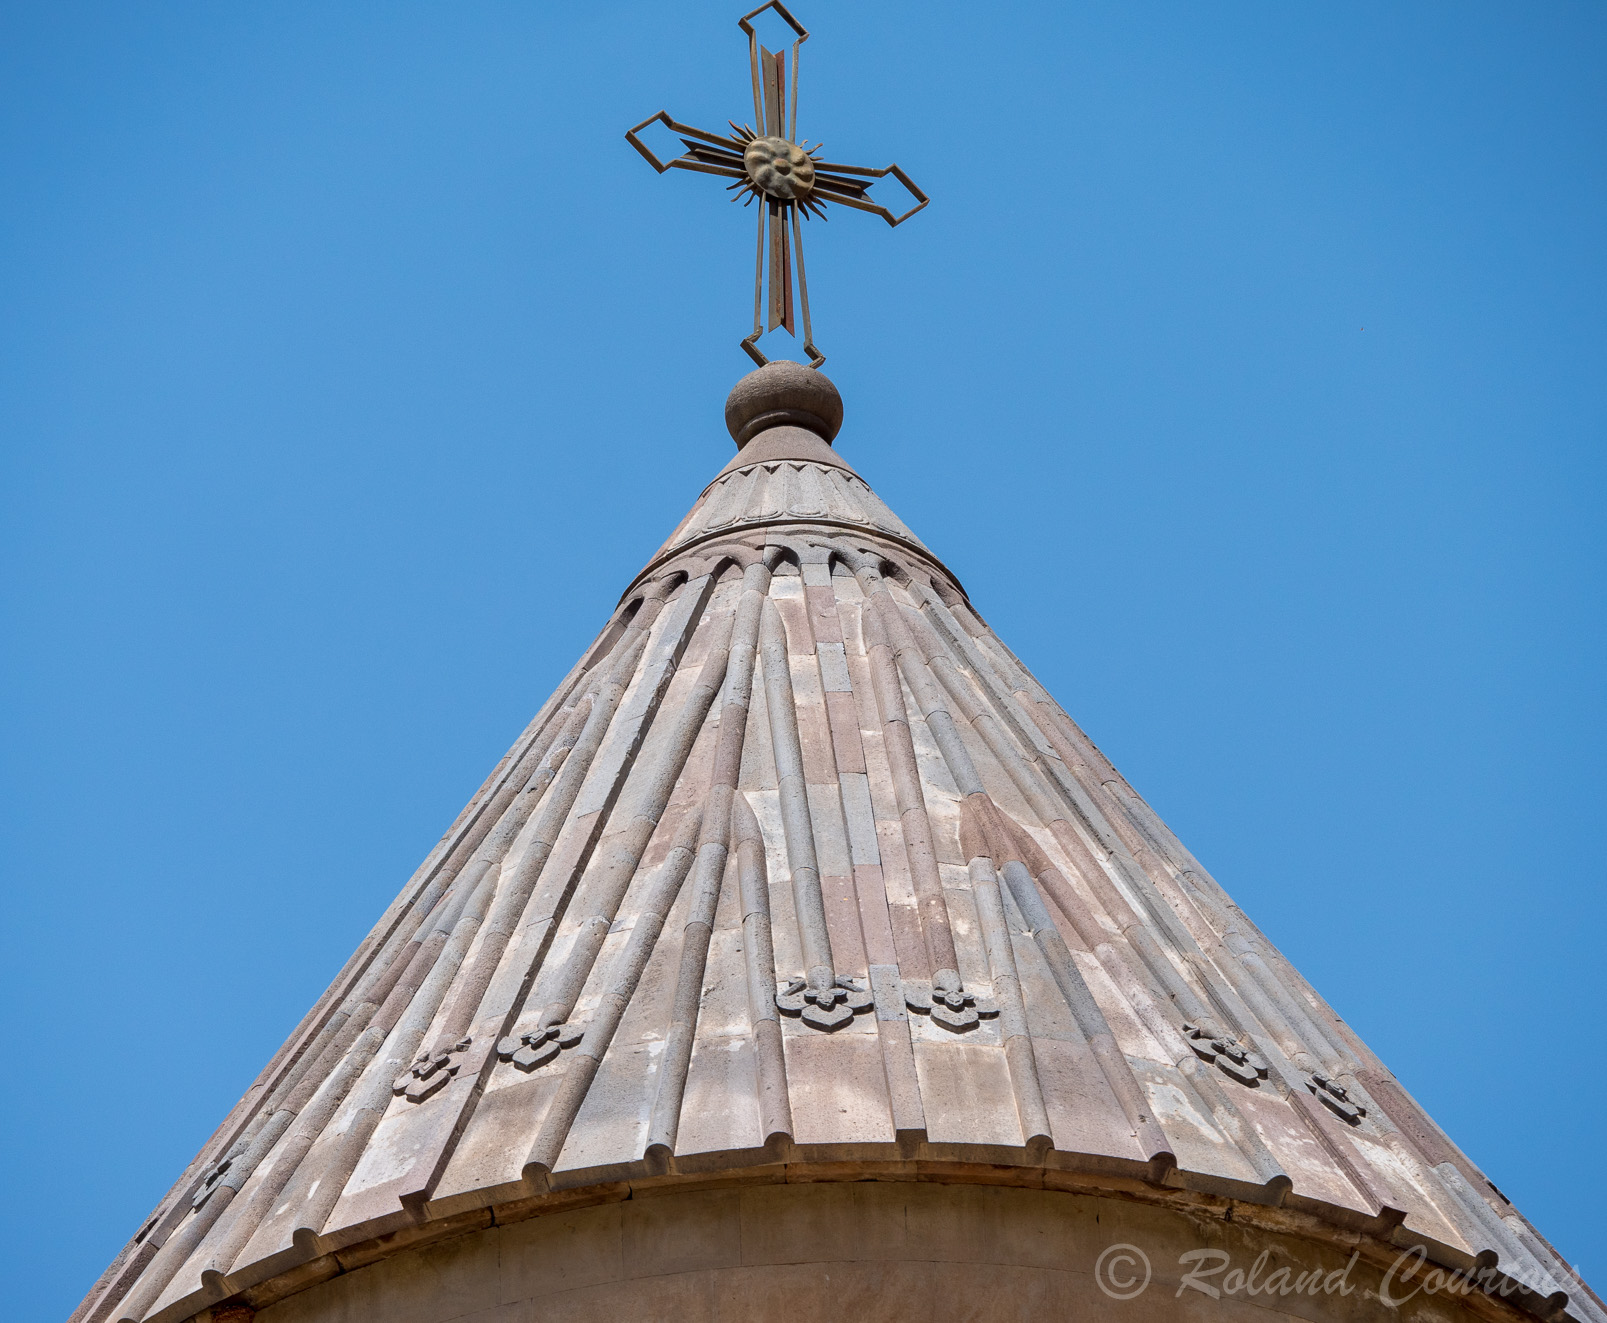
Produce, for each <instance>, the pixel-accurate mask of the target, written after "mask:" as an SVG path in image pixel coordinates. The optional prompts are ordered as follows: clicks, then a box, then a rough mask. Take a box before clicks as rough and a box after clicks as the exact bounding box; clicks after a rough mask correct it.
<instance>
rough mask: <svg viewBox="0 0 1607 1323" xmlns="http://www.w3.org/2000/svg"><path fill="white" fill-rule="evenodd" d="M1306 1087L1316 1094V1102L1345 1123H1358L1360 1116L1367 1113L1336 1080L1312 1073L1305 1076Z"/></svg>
mask: <svg viewBox="0 0 1607 1323" xmlns="http://www.w3.org/2000/svg"><path fill="white" fill-rule="evenodd" d="M1306 1087H1307V1088H1308V1089H1310V1090H1311V1091H1312V1092H1313V1093H1314V1094H1316V1095H1317V1101H1318V1102H1320V1103H1321V1104H1322V1105H1323V1106H1324V1107H1326V1108H1327V1109H1328V1110H1329V1111H1330V1112H1332V1113H1333V1114H1334V1115H1335V1116H1337V1117H1338V1118H1339V1119H1340V1120H1341V1121H1343V1122H1344V1123H1345V1124H1346V1125H1360V1124H1361V1119H1362V1117H1364V1116H1366V1115H1367V1109H1366V1108H1365V1107H1363V1106H1362V1105H1361V1104H1360V1103H1356V1102H1353V1101H1351V1097H1350V1090H1348V1089H1347V1088H1345V1086H1344V1085H1343V1084H1341V1083H1340V1082H1339V1081H1338V1080H1334V1079H1329V1078H1328V1076H1326V1075H1316V1074H1312V1075H1308V1076H1306Z"/></svg>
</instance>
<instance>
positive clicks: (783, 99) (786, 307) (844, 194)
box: [625, 0, 927, 368]
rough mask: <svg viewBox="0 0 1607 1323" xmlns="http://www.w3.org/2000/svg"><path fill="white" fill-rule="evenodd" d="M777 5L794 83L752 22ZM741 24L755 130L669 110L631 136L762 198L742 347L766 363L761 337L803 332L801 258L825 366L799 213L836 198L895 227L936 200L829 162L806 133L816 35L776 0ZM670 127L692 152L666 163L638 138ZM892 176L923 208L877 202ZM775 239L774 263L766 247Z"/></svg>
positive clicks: (665, 166)
mask: <svg viewBox="0 0 1607 1323" xmlns="http://www.w3.org/2000/svg"><path fill="white" fill-rule="evenodd" d="M767 9H773V10H775V12H776V14H777V16H778V17H780V18H781V19H782V20H783V21H784V22H785V23H786V24H787V26H788V27H790V28H791V29H792V30H793V32H794V34H795V36H796V39H795V40H794V41H793V43H792V79H791V86H790V88H789V86H788V79H787V59H786V54H785V52H783V51H768V50H766V49H765V48H764V47H763V46H761V45H760V44H759V38H758V34H757V33H755V32H754V29H753V22H752V20H753V19H755V18H757V17H758V16H759V15H760V14H762V13H764V12H765V10H767ZM737 26H738V27H740V28H741V29H742V31H743V32H745V33H746V34H747V37H748V64H749V66H750V68H751V70H752V74H753V114H754V119H755V121H756V122H757V123H758V125H759V129H758V131H757V132H755V131H754V130H753V129H751V128H749V127H748V126H747V125H746V124H743V125H740V126H739V125H738V124H737V123H736V121H734V120H727V121H726V123H728V124H730V126H731V132H730V133H729V134H726V135H721V134H715V133H705V132H704V131H703V130H702V129H694V128H692V127H691V126H690V125H688V124H681V123H678V122H676V121H675V120H673V119H671V118H670V116H669V113H668V112H667V111H663V110H661V111H659V112H658V114H656V115H653V116H651V117H649V118H648V119H644V120H643V121H642V122H641V123H640V124H638V125H637V126H636V127H635V128H634V129H632V130H631V131H630V132H629V133H627V134H626V135H625V140H626V141H627V142H629V143H630V145H631V146H632V147H634V148H636V150H637V151H639V152H640V153H641V154H642V155H643V156H644V157H646V158H647V163H648V164H649V165H651V166H652V167H653V169H655V170H657V171H658V172H659V174H663V173H664V172H665V171H666V170H670V169H677V170H696V171H698V172H699V173H700V174H706V175H721V176H723V177H725V178H727V179H734V180H736V181H737V182H736V183H734V184H732V185H730V189H731V191H732V193H733V197H732V201H735V200H736V199H737V198H741V199H742V205H743V206H747V205H748V204H749V203H751V202H752V201H753V200H754V199H755V198H757V199H758V200H759V202H760V204H761V205H760V207H759V250H758V255H757V257H756V258H755V259H754V273H753V334H752V335H749V336H746V337H745V338H744V339H743V340H742V348H743V349H745V350H746V351H747V353H748V356H749V357H750V358H752V359H753V361H754V362H756V363H758V364H759V365H760V366H761V367H762V366H763V365H764V364H765V363H767V362H769V360H768V359H767V358H766V357H765V356H764V354H763V353H761V352H760V350H759V346H758V339H759V337H760V336H761V335H763V334H764V333H765V332H766V331H773V330H775V329H776V327H778V326H779V327H781V328H782V329H783V330H785V331H786V332H787V334H788V335H794V336H795V335H797V330H796V329H795V323H794V311H795V307H794V303H793V297H792V265H793V261H794V260H795V259H796V261H797V264H798V301H797V304H796V311H797V312H798V313H799V314H801V315H802V318H803V338H804V344H803V347H804V351H805V352H806V353H807V354H808V355H809V359H810V364H809V365H810V366H811V367H817V368H818V367H819V366H820V365H821V364H822V363H824V362H825V361H826V356H825V355H824V354H822V353H821V352H820V350H818V349H816V348H815V344H814V335H813V333H812V332H811V330H810V327H809V286H808V284H807V283H806V282H805V280H804V261H803V230H802V228H801V227H800V226H799V224H798V220H799V216H800V214H802V215H803V216H806V217H813V216H819V217H820V218H821V220H825V219H826V204H827V203H828V202H837V203H840V204H841V205H843V206H845V207H852V208H854V209H855V210H856V211H869V212H872V213H874V214H875V215H877V216H880V217H881V218H882V219H883V220H884V221H886V222H887V223H888V224H889V225H898V224H900V223H901V222H903V221H907V220H908V219H909V218H910V217H911V216H913V215H914V214H915V213H916V212H917V211H919V210H920V209H921V208H922V207H924V206H925V205H926V203H927V196H926V194H925V193H923V192H921V190H920V189H919V188H917V187H916V186H915V182H914V181H913V180H912V179H911V178H910V177H909V176H908V175H907V174H905V173H904V172H903V171H902V170H900V169H899V168H898V166H897V165H889V166H887V167H885V168H884V169H881V170H877V169H873V168H871V167H868V166H862V165H837V164H835V163H833V162H830V161H824V160H822V159H821V158H820V150H821V149H820V144H818V143H817V144H816V145H815V146H813V147H811V146H809V142H808V139H804V140H803V141H802V142H799V141H798V140H797V138H798V48H799V47H800V46H802V45H803V44H804V42H806V41H808V40H809V33H808V32H806V31H805V30H804V29H803V27H802V26H801V25H800V24H799V22H798V20H797V19H795V18H794V17H793V16H792V15H791V14H789V13H788V12H787V8H786V6H785V5H783V4H782V3H781V0H770V2H769V3H768V4H764V5H760V6H759V8H757V9H755V10H754V11H753V12H752V13H751V14H745V15H743V17H742V18H740V19H739V20H738V21H737ZM658 123H662V124H664V125H665V126H666V127H668V128H669V130H670V131H671V132H672V133H674V134H676V135H677V136H679V137H680V139H681V141H682V142H683V143H685V144H686V149H687V150H686V155H684V156H677V157H676V158H675V159H674V160H672V161H667V162H666V161H661V160H659V159H658V157H656V156H654V155H653V153H652V152H651V151H650V150H649V149H648V147H647V144H645V143H644V142H643V141H642V140H641V139H640V138H639V137H637V136H636V135H637V134H639V133H640V132H641V131H642V130H643V129H645V128H647V126H648V125H650V124H658ZM887 175H892V176H893V178H894V179H896V180H898V182H899V183H901V184H902V185H903V186H904V187H905V188H906V189H908V190H909V192H910V196H911V197H913V198H914V199H915V205H914V206H913V207H911V208H910V209H909V210H908V211H906V212H905V213H904V214H903V215H902V216H895V215H893V213H892V212H890V211H889V210H888V209H887V208H886V207H883V206H880V205H879V204H877V203H876V202H875V201H873V200H872V199H871V196H870V189H871V181H872V180H875V179H881V178H884V177H885V176H887ZM767 240H768V261H767V260H766V246H767ZM767 273H768V284H769V292H770V297H769V301H768V317H767V315H766V313H767V307H766V300H765V286H766V275H767Z"/></svg>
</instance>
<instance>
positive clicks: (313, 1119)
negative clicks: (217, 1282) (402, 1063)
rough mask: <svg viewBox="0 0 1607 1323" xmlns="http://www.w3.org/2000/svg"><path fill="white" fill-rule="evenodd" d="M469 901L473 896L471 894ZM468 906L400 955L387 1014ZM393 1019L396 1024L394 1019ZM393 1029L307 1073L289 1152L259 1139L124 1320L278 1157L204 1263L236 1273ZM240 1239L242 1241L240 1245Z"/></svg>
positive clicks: (381, 1027)
mask: <svg viewBox="0 0 1607 1323" xmlns="http://www.w3.org/2000/svg"><path fill="white" fill-rule="evenodd" d="M464 900H466V896H465V897H464ZM461 909H462V905H461V903H460V904H459V905H457V906H453V905H451V904H450V903H449V904H448V906H447V907H446V909H445V911H444V912H443V913H442V914H440V915H438V916H437V922H436V923H435V924H433V925H432V926H431V931H430V933H429V935H428V936H427V937H426V938H425V939H424V940H423V941H420V942H418V943H416V944H415V943H409V946H411V947H414V950H413V951H412V952H411V954H409V953H408V952H407V951H405V950H404V951H403V952H402V953H400V955H401V956H404V957H407V960H406V973H403V974H401V976H400V977H399V978H398V979H397V981H396V983H395V984H394V985H393V987H392V989H391V993H390V995H389V996H387V998H386V1001H385V1005H384V1006H383V1007H381V1008H380V1009H379V1017H380V1018H382V1017H384V1016H385V1015H386V1014H387V1013H388V1012H394V1014H395V1015H399V1014H400V1009H401V1007H403V1006H405V1005H406V1000H407V996H410V995H411V989H408V990H407V995H406V996H402V997H398V996H397V995H396V988H398V987H403V988H405V987H406V986H407V985H406V979H407V977H408V975H409V974H412V975H414V976H417V971H418V970H420V969H421V968H423V967H424V966H425V965H426V964H427V963H428V962H430V961H432V960H433V959H434V955H435V954H436V953H438V952H439V951H440V950H441V949H442V947H443V946H444V945H445V942H446V935H445V933H444V932H443V931H442V928H443V925H444V924H447V923H453V922H455V920H456V918H457V913H458V912H460V911H461ZM437 935H439V940H438V941H432V940H431V939H433V938H436V937H437ZM426 953H429V954H426ZM397 963H398V964H401V963H402V960H401V959H400V958H399V959H398V962H397ZM391 1022H394V1017H393V1019H392V1021H391ZM388 1029H389V1023H383V1024H381V1023H378V1022H376V1023H373V1024H370V1025H369V1026H368V1027H367V1029H366V1030H365V1031H364V1032H362V1033H361V1034H359V1035H357V1036H355V1037H354V1040H353V1042H352V1044H351V1045H350V1046H349V1047H347V1049H346V1051H345V1053H344V1055H343V1056H341V1057H340V1058H339V1064H338V1066H337V1068H336V1070H335V1072H334V1073H333V1074H332V1075H331V1076H330V1077H329V1078H328V1079H326V1080H317V1079H314V1078H311V1077H304V1086H305V1091H306V1095H307V1096H306V1097H304V1096H303V1090H301V1089H298V1090H297V1091H295V1092H293V1093H292V1095H291V1097H290V1098H289V1099H288V1100H287V1105H286V1106H285V1107H284V1108H282V1109H281V1110H280V1111H279V1112H276V1113H275V1120H278V1118H281V1117H282V1118H284V1120H283V1123H282V1124H279V1125H276V1126H274V1127H273V1129H275V1130H276V1131H278V1132H279V1133H283V1132H284V1130H285V1129H287V1128H288V1127H289V1122H290V1119H291V1118H295V1117H298V1116H299V1119H300V1124H299V1125H298V1126H297V1127H296V1128H295V1129H294V1130H293V1131H291V1133H290V1135H289V1136H288V1137H287V1138H286V1140H285V1144H284V1148H283V1150H279V1149H277V1148H276V1147H275V1146H274V1145H273V1144H271V1143H269V1144H265V1145H263V1146H261V1147H260V1148H259V1147H258V1146H257V1145H255V1144H253V1146H252V1148H251V1149H250V1150H248V1152H247V1154H246V1155H245V1158H246V1160H245V1161H242V1162H241V1163H240V1164H239V1166H240V1171H239V1173H238V1179H239V1180H240V1181H241V1184H240V1185H234V1184H233V1183H232V1182H230V1181H229V1180H228V1179H227V1177H226V1178H225V1181H224V1182H222V1183H221V1185H222V1188H220V1189H219V1190H218V1191H217V1192H216V1193H215V1194H214V1195H213V1196H212V1198H211V1199H209V1200H207V1202H206V1203H205V1204H203V1205H202V1206H201V1208H200V1209H199V1210H198V1211H197V1212H195V1213H193V1214H192V1215H191V1216H190V1219H189V1220H188V1221H187V1222H185V1223H182V1224H181V1225H180V1227H179V1229H178V1230H177V1232H176V1233H175V1234H174V1235H173V1236H172V1237H170V1239H169V1240H168V1241H167V1243H166V1244H164V1245H163V1246H162V1248H161V1249H160V1250H159V1251H158V1252H157V1254H156V1256H155V1258H153V1259H152V1261H151V1263H150V1264H149V1266H148V1267H147V1268H146V1269H145V1271H144V1273H143V1274H142V1275H141V1277H140V1281H139V1285H138V1287H137V1289H136V1290H135V1291H134V1292H133V1293H132V1294H131V1295H129V1296H128V1297H127V1298H126V1299H125V1300H124V1301H123V1303H122V1305H121V1310H122V1312H121V1314H120V1315H119V1317H120V1318H123V1319H126V1320H131V1321H132V1323H138V1320H140V1319H143V1318H144V1317H145V1315H146V1313H148V1312H149V1311H150V1308H151V1306H152V1305H154V1304H155V1303H156V1302H157V1300H158V1299H159V1298H160V1296H161V1293H162V1292H163V1291H164V1290H165V1289H166V1288H167V1286H168V1284H169V1283H170V1282H171V1281H172V1279H173V1277H174V1276H175V1275H176V1274H177V1273H178V1272H179V1270H180V1269H181V1268H183V1267H184V1265H185V1264H186V1263H187V1262H188V1260H189V1259H190V1257H191V1255H193V1254H194V1253H195V1251H196V1249H197V1247H198V1246H200V1244H201V1243H202V1241H203V1239H204V1238H205V1236H206V1235H207V1233H208V1232H209V1231H210V1230H211V1228H212V1227H213V1226H214V1225H215V1224H216V1223H217V1221H218V1220H219V1219H220V1218H221V1216H222V1215H223V1213H224V1211H225V1210H226V1209H228V1208H229V1207H230V1206H231V1205H232V1203H233V1201H234V1197H235V1194H236V1193H237V1191H238V1190H239V1189H241V1188H243V1186H244V1183H245V1181H246V1179H248V1178H249V1176H250V1175H251V1174H252V1173H253V1172H255V1171H256V1169H257V1167H258V1166H259V1165H260V1164H261V1161H262V1159H263V1158H264V1157H266V1156H269V1155H271V1156H272V1157H273V1159H274V1162H273V1165H272V1167H271V1168H270V1169H269V1171H268V1172H267V1173H266V1174H265V1179H263V1180H262V1181H261V1182H260V1183H259V1184H258V1186H257V1188H256V1190H255V1191H254V1192H253V1195H252V1198H251V1201H250V1203H249V1204H248V1205H246V1206H245V1207H244V1208H242V1209H239V1210H237V1211H236V1215H235V1217H234V1218H233V1219H232V1221H231V1230H230V1234H229V1235H228V1236H227V1237H226V1239H225V1241H224V1242H223V1243H222V1245H220V1246H219V1247H218V1248H216V1249H214V1250H212V1251H210V1252H209V1253H208V1255H207V1257H206V1261H205V1264H204V1267H205V1269H206V1270H207V1271H208V1272H209V1273H213V1274H218V1275H221V1274H224V1273H226V1272H227V1271H228V1266H229V1265H230V1264H231V1263H232V1261H233V1259H234V1257H235V1255H236V1254H238V1252H239V1250H240V1248H242V1247H243V1246H244V1244H245V1243H246V1241H247V1240H248V1239H249V1238H250V1236H251V1234H252V1233H254V1232H255V1230H256V1227H257V1225H258V1222H259V1220H260V1218H261V1215H262V1212H263V1210H264V1209H265V1208H266V1207H267V1205H268V1204H269V1203H271V1201H272V1200H273V1198H274V1197H275V1195H276V1194H277V1193H278V1191H279V1189H281V1188H282V1187H283V1185H284V1183H285V1181H286V1180H288V1179H289V1177H290V1175H291V1174H292V1172H293V1171H294V1168H295V1164H296V1163H299V1162H300V1160H301V1157H303V1156H305V1154H306V1151H307V1150H308V1149H310V1148H311V1146H312V1143H313V1141H314V1140H315V1139H316V1138H317V1136H318V1134H319V1133H320V1132H321V1131H322V1129H323V1127H324V1125H325V1124H327V1121H328V1118H329V1116H330V1115H332V1114H333V1112H334V1109H335V1108H336V1107H338V1106H339V1104H340V1102H341V1101H342V1099H343V1098H344V1097H345V1092H346V1090H347V1089H349V1088H350V1087H351V1084H352V1082H353V1080H355V1079H356V1077H357V1074H358V1072H359V1071H360V1070H361V1069H362V1067H364V1066H366V1065H367V1063H368V1061H369V1060H370V1059H371V1058H372V1055H373V1053H374V1052H375V1051H377V1050H378V1048H379V1046H380V1044H381V1043H382V1042H383V1041H384V1038H385V1034H386V1033H387V1032H388ZM365 1048H366V1051H365ZM320 1086H321V1087H320ZM314 1090H316V1092H314ZM309 1101H315V1102H316V1104H317V1105H315V1106H313V1107H307V1102H309ZM303 1109H305V1110H303ZM266 1132H267V1128H265V1129H264V1132H263V1133H266ZM259 1138H260V1135H259ZM303 1138H304V1140H305V1143H304V1144H303V1143H302V1140H303ZM298 1146H299V1152H298ZM287 1158H292V1159H293V1160H292V1161H287V1160H286V1159H287ZM230 1175H235V1173H233V1172H231V1173H230ZM237 1239H238V1243H237V1244H236V1243H235V1241H236V1240H237Z"/></svg>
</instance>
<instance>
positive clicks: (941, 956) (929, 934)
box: [861, 603, 960, 980]
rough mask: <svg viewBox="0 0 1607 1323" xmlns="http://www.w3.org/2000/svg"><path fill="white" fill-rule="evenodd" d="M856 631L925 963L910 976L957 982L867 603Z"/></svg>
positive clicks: (907, 751)
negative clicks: (861, 643)
mask: <svg viewBox="0 0 1607 1323" xmlns="http://www.w3.org/2000/svg"><path fill="white" fill-rule="evenodd" d="M861 628H862V629H863V631H864V635H865V655H866V660H867V662H868V663H869V667H870V675H871V688H872V689H873V690H874V691H875V697H876V707H877V711H878V712H879V713H880V715H881V719H882V744H883V748H884V749H885V751H886V754H887V765H888V770H889V771H890V772H891V774H892V778H893V798H894V802H895V804H896V806H897V809H898V818H899V825H900V828H901V834H902V836H903V838H904V852H905V855H906V856H907V858H908V859H909V869H910V883H911V885H912V886H913V887H914V890H915V912H916V915H917V916H918V917H919V920H920V925H921V936H922V937H923V939H924V940H925V944H926V956H927V960H928V962H929V963H928V965H927V968H926V969H924V970H920V971H911V972H913V973H916V974H917V976H918V977H920V978H926V979H932V978H936V977H937V976H938V975H940V974H945V973H952V974H953V975H954V977H955V978H956V980H957V979H958V978H959V967H960V960H959V957H958V956H957V955H956V954H955V950H954V932H953V928H952V926H951V923H950V919H949V907H948V899H947V898H946V897H945V895H944V893H943V878H942V875H941V874H940V873H939V871H938V866H937V847H936V845H935V844H934V842H933V840H932V823H931V819H930V818H929V817H928V816H927V812H926V796H925V792H924V791H923V790H922V789H921V775H920V768H919V765H918V764H917V763H916V761H915V742H914V739H913V737H912V736H911V735H910V723H909V713H908V712H907V711H906V710H905V706H904V690H903V687H902V685H900V683H899V679H898V667H897V663H896V662H895V661H894V660H893V652H892V648H891V647H890V646H889V644H888V641H887V635H886V631H885V629H884V628H883V625H882V618H881V614H880V613H879V612H878V611H876V610H875V609H874V608H873V607H871V606H870V605H869V604H868V603H867V605H866V607H865V611H864V614H863V616H862V617H861Z"/></svg>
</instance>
